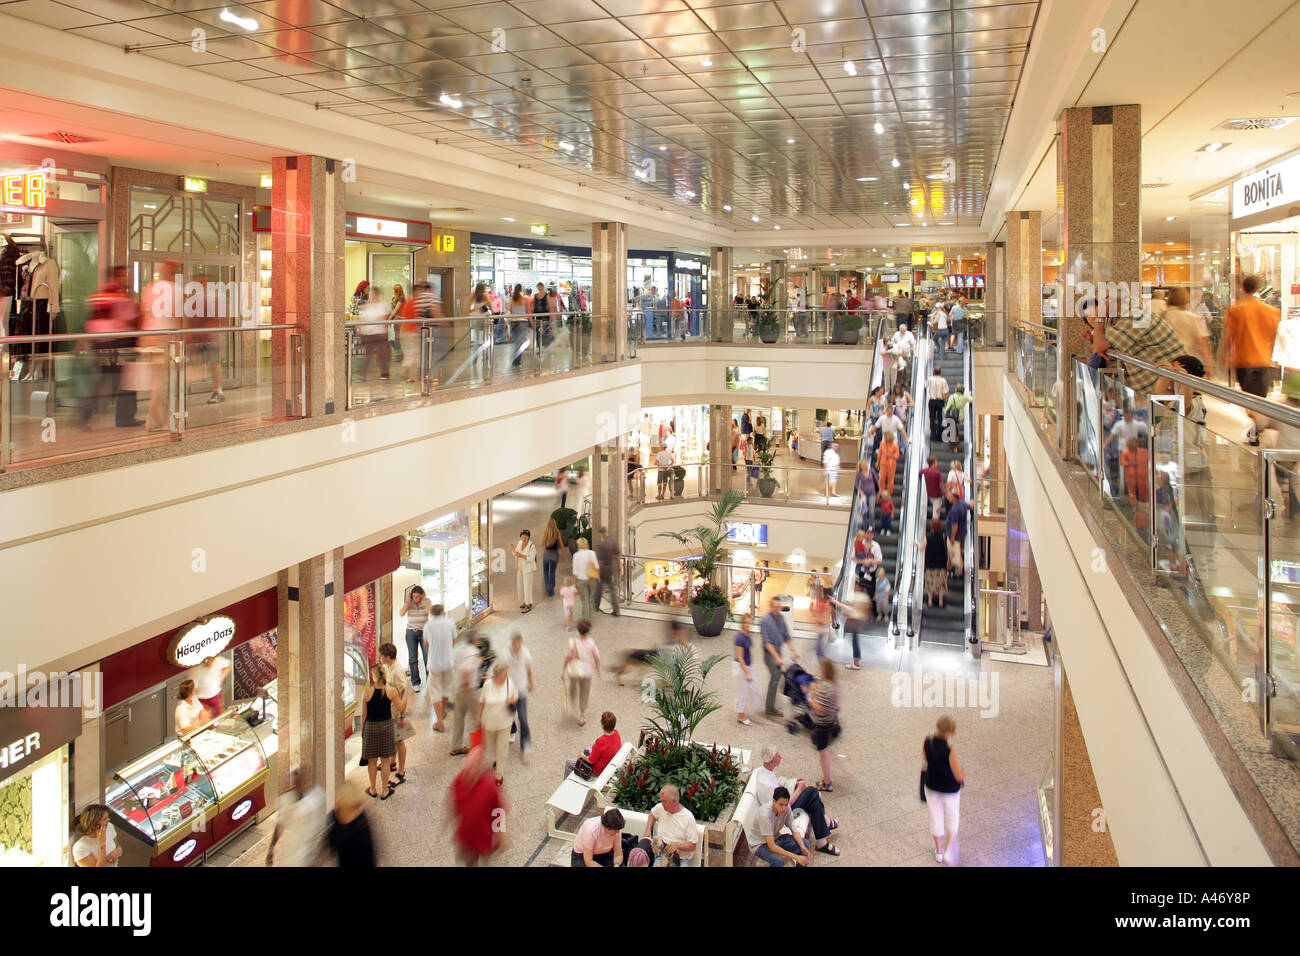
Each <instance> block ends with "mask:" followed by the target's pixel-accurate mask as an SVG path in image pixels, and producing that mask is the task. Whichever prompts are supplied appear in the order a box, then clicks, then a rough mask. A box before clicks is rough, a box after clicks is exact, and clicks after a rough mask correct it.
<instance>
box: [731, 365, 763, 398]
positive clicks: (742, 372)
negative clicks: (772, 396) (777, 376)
mask: <svg viewBox="0 0 1300 956" xmlns="http://www.w3.org/2000/svg"><path fill="white" fill-rule="evenodd" d="M771 388H772V379H771V371H770V369H768V368H767V366H760V365H728V366H727V390H728V391H732V392H766V391H770V390H771Z"/></svg>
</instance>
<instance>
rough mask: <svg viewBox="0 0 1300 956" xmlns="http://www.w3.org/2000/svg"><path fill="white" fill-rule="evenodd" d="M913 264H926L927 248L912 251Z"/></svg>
mask: <svg viewBox="0 0 1300 956" xmlns="http://www.w3.org/2000/svg"><path fill="white" fill-rule="evenodd" d="M912 265H914V266H923V265H925V250H924V249H922V250H920V251H919V252H913V253H912Z"/></svg>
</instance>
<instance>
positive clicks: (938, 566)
mask: <svg viewBox="0 0 1300 956" xmlns="http://www.w3.org/2000/svg"><path fill="white" fill-rule="evenodd" d="M916 548H917V550H918V551H922V552H924V553H925V606H926V607H934V599H935V598H936V597H937V598H938V599H939V607H943V602H944V598H945V597H946V595H947V594H948V536H947V535H945V534H944V533H943V521H942V519H940V518H931V519H930V530H929V531H928V532H927V534H926V536H925V540H924V541H918V542H916Z"/></svg>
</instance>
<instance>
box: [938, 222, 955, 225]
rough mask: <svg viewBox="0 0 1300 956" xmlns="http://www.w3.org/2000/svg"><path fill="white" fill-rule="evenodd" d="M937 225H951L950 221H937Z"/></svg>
mask: <svg viewBox="0 0 1300 956" xmlns="http://www.w3.org/2000/svg"><path fill="white" fill-rule="evenodd" d="M938 225H940V226H951V225H952V223H950V222H941V223H938Z"/></svg>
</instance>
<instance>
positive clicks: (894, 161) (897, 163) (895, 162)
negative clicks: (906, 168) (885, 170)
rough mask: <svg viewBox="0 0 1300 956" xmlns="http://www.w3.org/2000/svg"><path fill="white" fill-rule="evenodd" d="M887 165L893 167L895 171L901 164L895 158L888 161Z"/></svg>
mask: <svg viewBox="0 0 1300 956" xmlns="http://www.w3.org/2000/svg"><path fill="white" fill-rule="evenodd" d="M889 165H890V166H893V167H894V168H895V169H897V168H898V167H899V166H901V165H902V164H901V163H900V162H899V161H898V157H897V156H895V157H894V158H893V159H891V160H890V161H889Z"/></svg>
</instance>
